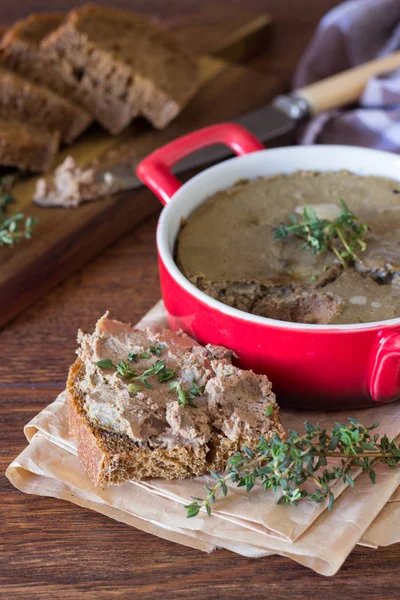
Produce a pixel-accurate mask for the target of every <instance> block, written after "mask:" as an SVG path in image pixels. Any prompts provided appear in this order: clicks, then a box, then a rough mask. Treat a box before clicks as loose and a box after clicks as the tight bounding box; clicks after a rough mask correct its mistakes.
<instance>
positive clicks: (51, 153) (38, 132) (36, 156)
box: [0, 119, 60, 173]
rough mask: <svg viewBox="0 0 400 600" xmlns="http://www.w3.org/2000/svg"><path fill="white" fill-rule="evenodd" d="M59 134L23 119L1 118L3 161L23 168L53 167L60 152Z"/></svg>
mask: <svg viewBox="0 0 400 600" xmlns="http://www.w3.org/2000/svg"><path fill="white" fill-rule="evenodd" d="M59 142H60V134H59V132H58V131H52V132H51V131H47V130H46V129H43V127H34V126H32V125H28V124H26V123H21V122H20V121H13V120H10V119H0V164H1V165H4V166H8V167H17V168H18V169H21V171H32V172H33V173H42V172H44V171H47V170H48V169H50V167H51V166H52V164H53V161H54V158H55V155H56V154H57V152H58V147H59Z"/></svg>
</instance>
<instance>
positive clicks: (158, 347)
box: [149, 346, 164, 356]
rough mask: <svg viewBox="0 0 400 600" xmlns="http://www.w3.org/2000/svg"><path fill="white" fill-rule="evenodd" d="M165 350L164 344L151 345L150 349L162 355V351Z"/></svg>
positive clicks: (153, 352)
mask: <svg viewBox="0 0 400 600" xmlns="http://www.w3.org/2000/svg"><path fill="white" fill-rule="evenodd" d="M163 350H164V348H163V346H150V348H149V351H150V352H151V353H152V354H155V355H156V356H161V352H162V351H163Z"/></svg>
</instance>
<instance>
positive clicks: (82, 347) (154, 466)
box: [67, 315, 284, 485]
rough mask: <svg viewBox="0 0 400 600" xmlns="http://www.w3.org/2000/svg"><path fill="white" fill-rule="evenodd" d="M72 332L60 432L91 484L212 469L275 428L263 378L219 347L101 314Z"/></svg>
mask: <svg viewBox="0 0 400 600" xmlns="http://www.w3.org/2000/svg"><path fill="white" fill-rule="evenodd" d="M78 340H79V349H78V351H77V354H78V359H77V360H76V362H75V363H74V364H73V365H72V367H71V369H70V373H69V378H68V383H67V389H68V406H69V422H70V432H71V435H72V437H73V438H74V439H75V441H76V444H77V449H78V455H79V458H80V460H81V462H82V465H83V466H84V468H85V470H86V471H87V473H88V475H89V476H90V477H91V479H92V480H93V481H94V482H95V484H96V485H107V484H114V483H122V482H124V481H126V480H128V479H133V480H139V479H143V478H147V477H162V478H165V479H173V478H179V479H182V478H185V477H191V476H195V475H202V474H204V473H207V472H208V471H210V470H213V471H220V470H223V469H224V468H225V466H226V463H227V460H228V458H229V457H230V456H231V455H232V454H233V453H234V452H236V451H239V450H240V449H241V448H242V447H243V446H247V447H249V448H253V449H254V448H255V447H256V446H257V445H258V443H259V440H260V436H264V437H265V438H267V439H269V438H271V437H272V436H273V435H274V434H275V433H276V434H278V435H279V436H281V437H282V436H284V430H283V428H282V425H281V423H280V420H279V408H278V405H277V403H276V400H275V395H274V393H273V392H272V390H271V383H270V381H269V380H268V378H267V377H266V376H265V375H256V374H254V373H253V372H252V371H244V370H241V369H239V368H237V367H235V366H234V365H233V364H232V362H231V360H232V356H233V353H232V352H231V351H229V350H227V349H226V348H223V347H221V346H212V345H208V346H206V347H204V346H201V345H199V344H198V343H197V342H195V341H194V340H193V339H191V338H190V337H188V336H187V335H185V334H183V333H173V332H171V331H164V332H163V333H162V334H153V333H151V332H149V331H147V332H143V331H140V330H138V329H134V328H132V327H131V326H130V325H127V324H124V323H121V322H119V321H114V320H111V319H109V318H108V316H107V315H105V316H104V317H102V318H101V319H100V320H99V321H98V322H97V324H96V328H95V331H94V333H93V334H86V335H84V334H83V333H82V332H80V333H79V335H78ZM267 414H268V415H269V416H267Z"/></svg>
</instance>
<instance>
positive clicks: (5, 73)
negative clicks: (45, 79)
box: [0, 67, 91, 143]
mask: <svg viewBox="0 0 400 600" xmlns="http://www.w3.org/2000/svg"><path fill="white" fill-rule="evenodd" d="M0 118H2V119H12V120H20V121H21V122H23V123H28V124H30V125H34V126H36V127H43V128H44V129H47V130H49V131H59V132H60V134H61V139H62V140H63V141H65V142H67V143H70V142H72V141H73V140H74V139H75V138H77V137H78V136H79V135H80V134H81V133H82V132H83V131H84V130H85V129H86V128H87V126H88V125H89V123H90V121H91V118H90V117H89V115H88V114H87V113H86V112H84V111H83V110H82V109H81V108H79V107H78V106H76V105H74V104H72V103H71V102H69V100H66V99H64V98H62V97H61V96H59V95H58V94H55V93H54V92H52V91H50V90H48V89H47V88H45V87H43V86H41V85H37V84H36V83H32V82H31V81H29V80H27V79H25V78H23V77H21V76H20V75H17V74H16V73H14V72H12V71H9V70H8V69H5V68H3V67H0Z"/></svg>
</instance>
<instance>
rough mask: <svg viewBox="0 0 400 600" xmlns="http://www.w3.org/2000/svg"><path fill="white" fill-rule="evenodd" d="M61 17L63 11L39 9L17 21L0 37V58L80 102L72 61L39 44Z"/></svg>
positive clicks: (12, 66)
mask: <svg viewBox="0 0 400 600" xmlns="http://www.w3.org/2000/svg"><path fill="white" fill-rule="evenodd" d="M64 18H65V15H63V14H58V13H40V14H33V15H30V16H29V17H27V18H26V19H23V20H22V21H17V22H16V23H15V24H14V25H13V26H12V27H10V29H9V30H8V31H7V33H6V34H5V36H4V37H3V39H2V40H1V43H0V62H1V63H2V64H3V65H4V66H5V67H7V68H8V69H10V70H12V71H15V72H17V73H19V74H20V75H23V76H24V77H26V79H30V80H31V81H34V82H35V83H39V84H41V85H44V86H45V87H48V88H49V89H51V90H53V91H54V92H57V93H58V94H60V95H61V96H62V97H63V98H67V99H68V100H70V101H71V102H74V103H76V104H78V105H81V106H82V105H83V104H82V101H81V93H80V89H79V81H78V79H77V78H76V75H75V73H74V68H73V66H72V64H71V63H70V62H68V61H67V60H60V58H59V56H58V55H57V53H54V52H52V51H51V50H47V51H44V50H43V49H42V48H41V46H40V44H41V41H42V40H43V38H44V37H46V36H47V35H48V34H49V33H51V32H52V31H54V30H55V29H57V27H59V26H60V25H61V24H62V22H63V21H64Z"/></svg>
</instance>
